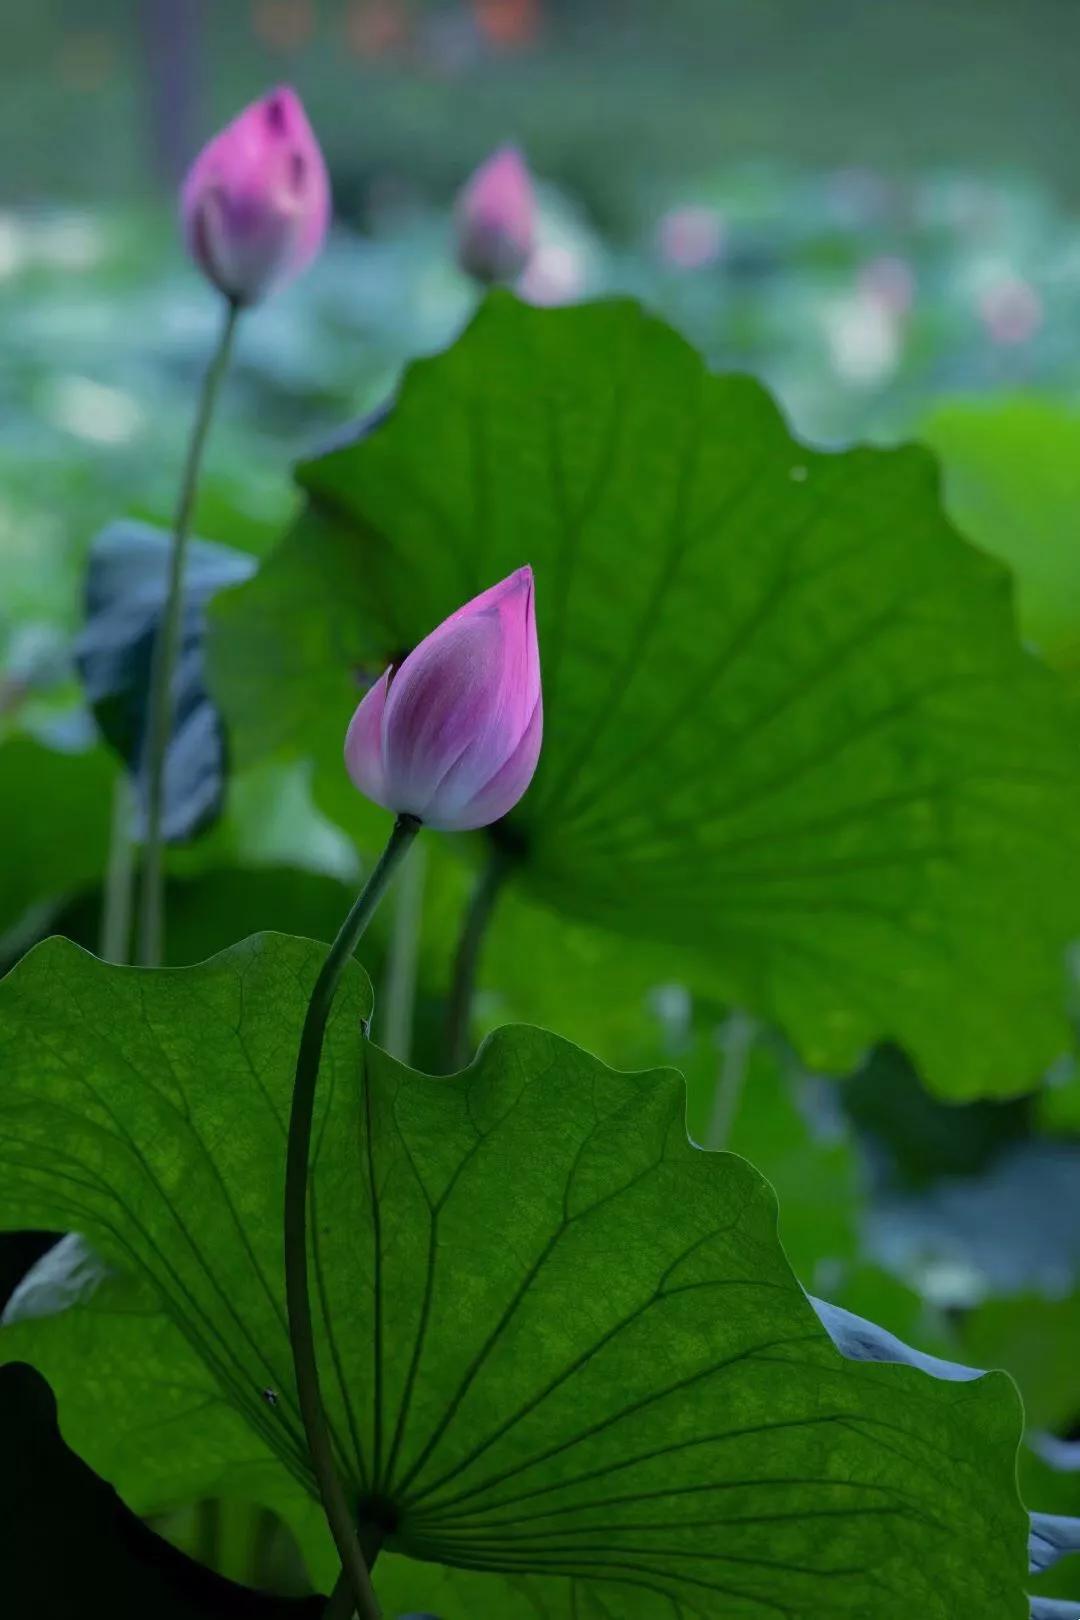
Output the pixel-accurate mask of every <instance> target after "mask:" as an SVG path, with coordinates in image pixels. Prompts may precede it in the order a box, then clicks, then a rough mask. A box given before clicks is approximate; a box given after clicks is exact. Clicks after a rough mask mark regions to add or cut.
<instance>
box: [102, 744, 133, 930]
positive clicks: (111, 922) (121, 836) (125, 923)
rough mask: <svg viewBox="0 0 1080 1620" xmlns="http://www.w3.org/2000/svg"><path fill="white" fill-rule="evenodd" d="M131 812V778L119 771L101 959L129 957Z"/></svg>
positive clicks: (106, 875) (114, 801)
mask: <svg viewBox="0 0 1080 1620" xmlns="http://www.w3.org/2000/svg"><path fill="white" fill-rule="evenodd" d="M131 815H132V794H131V778H130V777H129V776H128V774H127V772H126V771H121V772H120V773H119V775H118V776H117V778H116V786H115V787H114V788H113V801H112V818H111V821H110V824H109V858H108V865H107V866H106V868H105V889H104V893H103V894H102V900H101V935H100V940H99V950H98V954H99V955H100V957H101V960H102V961H103V962H128V961H130V959H131V909H132V900H133V898H134V888H135V846H134V844H133V842H132V838H131Z"/></svg>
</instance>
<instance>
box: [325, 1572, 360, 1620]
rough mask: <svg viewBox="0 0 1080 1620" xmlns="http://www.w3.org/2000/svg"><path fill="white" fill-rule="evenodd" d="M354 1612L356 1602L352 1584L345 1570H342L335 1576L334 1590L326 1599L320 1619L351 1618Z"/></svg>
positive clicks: (338, 1619)
mask: <svg viewBox="0 0 1080 1620" xmlns="http://www.w3.org/2000/svg"><path fill="white" fill-rule="evenodd" d="M355 1613H356V1604H355V1601H354V1599H353V1590H352V1586H351V1585H350V1583H349V1578H348V1576H347V1575H346V1573H345V1571H344V1570H342V1572H341V1574H340V1575H339V1576H338V1578H337V1584H336V1586H335V1587H334V1590H333V1591H332V1592H331V1594H330V1596H329V1597H328V1598H327V1600H326V1608H325V1609H324V1610H323V1612H322V1620H353V1615H354V1614H355Z"/></svg>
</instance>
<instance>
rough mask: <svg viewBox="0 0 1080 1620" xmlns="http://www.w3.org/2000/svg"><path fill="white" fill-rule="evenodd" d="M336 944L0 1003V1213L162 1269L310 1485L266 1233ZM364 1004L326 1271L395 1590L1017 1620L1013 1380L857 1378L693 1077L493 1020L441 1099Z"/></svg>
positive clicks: (83, 981) (346, 1081)
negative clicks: (310, 1015) (627, 1065)
mask: <svg viewBox="0 0 1080 1620" xmlns="http://www.w3.org/2000/svg"><path fill="white" fill-rule="evenodd" d="M322 954H323V947H320V946H317V945H315V944H313V943H311V942H309V941H300V940H293V939H290V938H287V937H285V936H280V935H262V936H258V937H256V938H255V939H252V940H249V941H246V942H244V943H243V944H241V945H238V946H235V947H233V948H231V949H230V950H229V951H227V952H226V953H224V954H223V955H221V956H219V957H216V958H214V959H212V960H211V961H209V962H206V963H203V964H201V965H199V966H197V967H193V968H187V969H176V970H166V971H157V972H148V971H146V970H140V969H135V968H120V967H115V966H110V965H106V964H103V963H100V962H98V961H97V960H96V959H95V958H93V957H91V956H89V955H87V954H86V953H84V952H82V951H80V950H79V949H78V948H77V947H75V946H72V945H70V944H69V943H67V942H66V941H60V940H57V941H51V942H48V943H47V944H45V945H43V946H40V947H38V948H37V949H36V950H35V951H34V952H32V953H31V954H30V955H29V956H28V957H26V958H25V959H24V960H23V962H22V963H20V965H19V966H18V967H17V968H16V969H15V970H14V971H13V972H12V973H11V974H10V975H9V977H8V978H7V980H5V981H4V984H3V986H2V987H0V1017H2V1022H0V1030H2V1036H0V1069H2V1071H3V1073H4V1076H5V1085H4V1089H3V1093H2V1099H0V1140H2V1150H0V1160H2V1165H0V1168H2V1170H3V1177H2V1180H0V1221H2V1222H3V1223H4V1224H6V1225H26V1224H28V1223H34V1224H37V1225H43V1226H48V1225H52V1226H53V1227H56V1226H63V1225H69V1226H77V1227H78V1228H79V1229H80V1230H81V1231H82V1232H84V1233H85V1234H86V1235H87V1237H88V1238H89V1240H90V1241H91V1243H92V1244H93V1245H94V1246H95V1247H96V1248H97V1249H99V1250H100V1252H101V1253H102V1254H103V1255H104V1256H105V1257H106V1259H108V1260H109V1261H111V1262H113V1263H116V1264H119V1265H120V1266H121V1267H123V1268H124V1269H126V1270H127V1271H129V1272H130V1274H131V1275H132V1277H133V1278H134V1279H135V1280H136V1281H140V1280H141V1281H143V1282H145V1283H146V1284H147V1285H148V1286H149V1287H151V1288H152V1289H153V1291H154V1294H155V1298H156V1299H157V1300H159V1301H160V1303H161V1304H162V1306H163V1307H164V1309H165V1311H166V1312H167V1313H168V1315H169V1317H170V1319H171V1321H172V1322H173V1323H174V1324H175V1325H176V1327H177V1329H178V1331H179V1332H180V1333H181V1334H182V1335H183V1337H184V1339H185V1341H186V1343H187V1345H188V1346H189V1347H190V1349H191V1350H192V1351H193V1352H194V1353H195V1355H196V1356H197V1357H198V1359H199V1360H200V1361H201V1362H202V1363H203V1364H204V1365H205V1366H206V1367H207V1368H208V1369H209V1370H210V1372H211V1373H212V1375H213V1378H214V1380H215V1383H216V1386H217V1392H218V1396H219V1398H223V1400H224V1402H225V1403H226V1405H227V1406H228V1408H229V1409H230V1410H231V1411H232V1412H234V1413H235V1414H237V1415H238V1417H239V1418H240V1419H241V1420H242V1421H243V1424H244V1425H245V1426H246V1428H247V1429H248V1430H250V1431H251V1434H252V1436H253V1439H256V1440H258V1441H259V1442H261V1447H260V1448H259V1455H260V1456H262V1455H263V1453H264V1450H265V1449H266V1448H268V1449H269V1450H270V1451H272V1452H273V1453H274V1455H275V1456H276V1457H277V1458H278V1460H279V1462H280V1465H281V1468H282V1470H283V1473H284V1474H285V1476H286V1477H288V1478H291V1479H292V1480H294V1481H295V1482H296V1484H297V1485H299V1486H303V1487H305V1488H308V1489H310V1486H311V1480H310V1475H309V1470H308V1464H307V1461H306V1452H305V1448H304V1444H303V1438H302V1431H301V1428H300V1423H299V1418H298V1415H297V1405H296V1396H295V1389H294V1385H293V1379H292V1374H291V1370H290V1364H289V1352H288V1341H287V1337H286V1333H285V1326H284V1309H283V1300H282V1287H281V1281H280V1279H281V1271H282V1254H281V1242H280V1236H279V1233H280V1224H281V1198H282V1157H283V1147H284V1119H285V1114H286V1110H287V1105H288V1098H289V1092H290V1086H291V1076H292V1068H293V1056H294V1052H295V1047H296V1042H297V1034H298V1030H299V1026H300V1021H301V1018H302V1013H303V1008H304V1004H305V998H306V996H307V994H308V992H309V990H310V986H311V983H312V981H313V979H314V975H315V973H316V971H317V968H318V964H319V962H320V960H321V958H322ZM369 1010H370V1000H369V996H368V992H367V988H366V984H365V982H364V981H363V978H362V975H361V974H360V973H359V972H358V971H355V970H352V971H351V972H350V973H349V974H348V975H347V977H346V980H345V982H344V984H343V988H342V992H341V994H340V996H339V998H338V1001H337V1003H336V1005H335V1009H334V1015H333V1018H332V1020H331V1025H330V1029H329V1031H328V1041H327V1048H326V1053H325V1057H324V1063H323V1069H322V1076H321V1080H322V1084H321V1088H320V1101H319V1108H318V1113H317V1118H316V1122H315V1144H316V1147H315V1152H316V1173H315V1181H314V1187H313V1192H312V1234H311V1235H312V1260H313V1267H312V1275H313V1284H314V1289H315V1317H316V1326H317V1334H318V1338H319V1352H320V1358H321V1363H322V1366H323V1368H324V1369H325V1377H324V1395H325V1398H326V1403H327V1408H328V1416H329V1421H330V1425H331V1429H332V1433H333V1437H334V1444H335V1447H336V1450H337V1452H338V1455H339V1460H340V1465H341V1467H342V1469H343V1471H344V1473H345V1476H346V1478H347V1481H348V1484H349V1488H350V1490H351V1492H352V1493H353V1495H354V1497H355V1500H356V1502H357V1510H358V1513H359V1515H360V1516H361V1518H365V1519H370V1520H375V1521H377V1522H378V1523H380V1524H382V1525H383V1526H384V1527H385V1529H386V1531H387V1541H386V1563H385V1571H386V1573H385V1575H383V1574H381V1573H380V1581H382V1582H383V1583H384V1586H385V1590H384V1601H385V1603H386V1604H387V1606H388V1607H391V1608H392V1607H396V1606H400V1607H402V1608H416V1607H420V1608H421V1609H422V1608H424V1607H431V1606H432V1603H433V1602H434V1603H436V1607H435V1612H436V1613H440V1614H442V1615H443V1616H444V1620H476V1616H477V1614H479V1613H485V1612H486V1613H492V1614H494V1613H498V1614H500V1615H503V1616H506V1620H518V1617H520V1620H526V1617H528V1616H530V1615H532V1614H536V1613H541V1614H545V1613H546V1614H550V1615H551V1616H553V1617H556V1620H574V1617H575V1616H576V1617H577V1620H581V1617H583V1616H587V1617H589V1620H594V1617H595V1620H603V1617H605V1616H612V1615H618V1616H619V1617H620V1620H634V1617H640V1620H667V1617H668V1616H673V1615H675V1616H677V1615H682V1616H685V1617H691V1616H693V1617H698V1616H702V1617H705V1616H713V1615H716V1616H719V1615H721V1614H722V1615H723V1616H724V1617H725V1620H758V1617H761V1616H770V1615H776V1614H780V1615H791V1616H806V1617H809V1616H813V1617H814V1620H828V1617H831V1616H835V1617H838V1620H839V1617H842V1616H843V1617H852V1620H853V1617H855V1616H859V1617H862V1616H864V1615H866V1614H867V1613H870V1612H872V1613H873V1614H874V1615H875V1620H901V1617H903V1620H908V1617H909V1616H910V1615H911V1614H912V1613H917V1614H919V1615H920V1616H922V1615H925V1616H927V1617H929V1620H939V1617H940V1620H945V1617H949V1620H952V1617H953V1616H954V1615H955V1614H956V1613H957V1612H959V1610H960V1609H961V1608H962V1607H966V1608H967V1609H969V1610H970V1611H971V1612H975V1613H978V1614H979V1615H980V1616H985V1617H986V1620H1014V1617H1015V1620H1020V1616H1021V1615H1023V1614H1024V1613H1025V1612H1026V1610H1025V1601H1024V1598H1023V1575H1024V1556H1023V1553H1024V1540H1025V1519H1024V1515H1023V1512H1022V1510H1021V1507H1020V1503H1019V1500H1018V1497H1017V1494H1016V1488H1015V1450H1016V1443H1017V1437H1018V1432H1019V1422H1020V1414H1019V1409H1018V1402H1017V1400H1016V1396H1015V1391H1014V1388H1013V1386H1012V1385H1011V1383H1010V1382H1009V1381H1008V1380H1007V1379H1006V1378H1003V1377H1001V1376H998V1375H992V1376H991V1377H989V1378H986V1379H982V1380H979V1381H977V1382H974V1383H966V1384H963V1385H950V1384H943V1383H939V1382H937V1381H935V1380H934V1379H931V1378H928V1377H926V1376H925V1375H924V1374H923V1373H921V1372H920V1371H918V1370H917V1369H915V1368H911V1367H899V1366H884V1365H869V1364H852V1363H849V1362H846V1361H845V1360H843V1358H842V1357H841V1355H840V1354H839V1352H838V1351H837V1350H836V1349H835V1348H834V1346H833V1344H832V1342H831V1340H830V1339H829V1338H828V1336H827V1334H826V1332H825V1330H824V1328H823V1327H822V1326H821V1324H820V1322H819V1321H818V1319H817V1317H816V1316H815V1314H814V1312H813V1311H812V1309H811V1307H810V1305H809V1303H808V1301H807V1299H806V1296H805V1295H804V1294H803V1292H802V1290H801V1289H800V1287H799V1285H798V1283H797V1282H796V1281H795V1278H794V1277H793V1275H792V1273H791V1271H790V1269H789V1267H788V1265H787V1263H786V1261H785V1259H784V1256H783V1253H782V1251H781V1249H780V1245H779V1242H778V1240H777V1235H776V1206H775V1200H774V1197H773V1194H772V1192H771V1189H770V1188H769V1187H768V1185H767V1183H766V1182H765V1181H764V1180H763V1179H762V1178H761V1177H760V1176H759V1175H758V1174H757V1172H756V1171H754V1170H753V1169H752V1168H751V1167H750V1165H748V1164H747V1163H746V1161H745V1160H743V1159H741V1158H738V1157H737V1156H735V1155H731V1154H717V1153H707V1152H704V1151H702V1150H701V1149H698V1148H695V1147H693V1146H691V1144H690V1142H689V1141H688V1138H687V1136H686V1132H685V1128H684V1124H683V1116H684V1109H685V1103H684V1092H683V1085H682V1082H681V1080H680V1079H679V1077H678V1076H677V1075H674V1074H672V1073H670V1072H664V1071H660V1072H653V1073H647V1074H633V1075H629V1074H620V1073H617V1072H615V1071H613V1070H610V1069H607V1068H605V1067H604V1066H603V1065H602V1064H600V1063H599V1062H597V1061H596V1060H595V1059H593V1058H590V1057H588V1056H587V1055H586V1054H585V1053H584V1052H582V1051H581V1050H580V1049H579V1048H577V1047H574V1046H571V1045H569V1044H568V1043H566V1042H564V1041H562V1040H559V1039H558V1038H556V1037H555V1036H552V1035H548V1034H546V1033H544V1032H542V1031H540V1030H535V1029H526V1028H510V1029H507V1030H505V1031H502V1032H500V1033H498V1034H496V1035H494V1036H493V1037H491V1039H490V1040H489V1041H488V1042H487V1043H486V1044H485V1046H484V1048H483V1050H482V1051H481V1053H480V1054H479V1055H478V1057H477V1059H476V1061H475V1063H474V1064H473V1065H472V1066H471V1067H470V1068H469V1069H468V1070H466V1071H464V1073H463V1074H461V1075H459V1076H456V1077H453V1078H450V1079H443V1080H435V1079H430V1078H427V1077H425V1076H423V1075H420V1074H417V1073H415V1072H413V1071H411V1070H409V1069H407V1068H405V1067H404V1066H402V1065H400V1064H398V1063H396V1062H394V1061H393V1060H392V1059H390V1058H388V1057H387V1056H386V1055H385V1054H384V1053H382V1052H381V1051H380V1050H379V1049H378V1048H377V1047H375V1046H373V1045H372V1044H371V1043H370V1042H368V1041H367V1040H366V1039H365V1038H364V1035H363V1021H364V1019H365V1018H366V1016H367V1015H368V1012H369ZM21 1353H23V1354H25V1353H26V1351H25V1346H24V1347H23V1349H22V1352H21ZM267 1389H270V1390H272V1391H273V1392H274V1394H275V1395H276V1397H277V1399H276V1401H273V1402H268V1400H267V1398H266V1395H265V1391H266V1390H267ZM58 1395H59V1398H60V1404H61V1411H62V1409H63V1393H62V1391H58ZM102 1421H105V1418H104V1414H103V1416H102ZM249 1451H250V1443H249ZM406 1557H407V1558H408V1559H409V1560H410V1562H409V1563H403V1562H395V1561H396V1560H402V1559H404V1558H406ZM417 1561H419V1562H417ZM427 1564H439V1565H442V1564H445V1565H447V1566H449V1567H450V1568H451V1569H452V1570H455V1571H462V1572H464V1573H463V1574H460V1575H458V1574H454V1575H453V1576H449V1577H447V1576H445V1575H443V1574H442V1573H439V1572H435V1573H432V1572H431V1571H430V1570H429V1569H427V1568H426V1567H425V1566H426V1565H427ZM383 1567H384V1566H383V1564H382V1563H380V1571H381V1570H382V1569H383ZM459 1583H460V1584H459ZM488 1591H490V1597H491V1602H490V1603H488V1605H487V1607H486V1608H485V1607H484V1606H483V1603H482V1602H481V1596H482V1594H483V1593H485V1592H488ZM511 1592H512V1593H513V1597H512V1599H511V1595H510V1594H511ZM438 1605H441V1607H438Z"/></svg>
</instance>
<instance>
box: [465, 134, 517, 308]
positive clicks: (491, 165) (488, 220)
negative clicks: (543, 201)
mask: <svg viewBox="0 0 1080 1620" xmlns="http://www.w3.org/2000/svg"><path fill="white" fill-rule="evenodd" d="M455 221H456V227H457V258H458V263H459V264H460V265H461V268H462V269H463V270H464V271H465V272H466V274H467V275H470V276H475V278H476V280H477V281H483V282H491V281H516V280H517V278H518V276H520V274H521V272H522V271H523V270H524V269H525V266H526V265H527V264H528V262H529V259H530V257H531V255H532V251H533V237H534V229H535V222H536V198H535V196H534V194H533V185H532V178H531V176H530V174H529V171H528V168H527V167H526V164H525V159H524V158H523V157H522V155H521V153H520V152H519V151H518V149H517V147H516V146H503V147H500V149H499V150H498V151H497V152H495V153H493V154H492V156H491V157H489V158H488V159H487V161H486V162H484V163H481V165H480V167H479V168H478V169H477V170H476V171H475V173H474V174H473V175H472V176H471V178H470V179H469V180H467V181H466V183H465V185H464V186H463V187H462V190H461V194H460V196H459V197H458V202H457V209H456V211H455Z"/></svg>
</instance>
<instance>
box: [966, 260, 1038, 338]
mask: <svg viewBox="0 0 1080 1620" xmlns="http://www.w3.org/2000/svg"><path fill="white" fill-rule="evenodd" d="M979 314H980V316H981V317H982V322H983V325H984V326H985V327H986V330H987V332H988V333H989V334H990V337H991V338H992V340H993V341H994V342H995V343H1000V344H1002V345H1003V346H1004V347H1006V348H1010V347H1012V346H1014V345H1015V344H1018V343H1027V342H1028V340H1029V339H1030V338H1033V337H1034V336H1035V333H1036V332H1037V331H1038V330H1039V328H1040V326H1041V325H1042V323H1043V305H1042V299H1041V298H1040V297H1039V295H1038V293H1037V292H1036V291H1035V288H1034V287H1033V286H1032V285H1031V283H1030V282H1029V281H1024V280H1022V279H1021V277H1020V276H1002V277H1001V278H1000V280H997V281H994V282H991V284H990V285H989V286H988V287H986V288H985V289H984V290H983V292H982V293H981V294H980V297H979Z"/></svg>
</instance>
